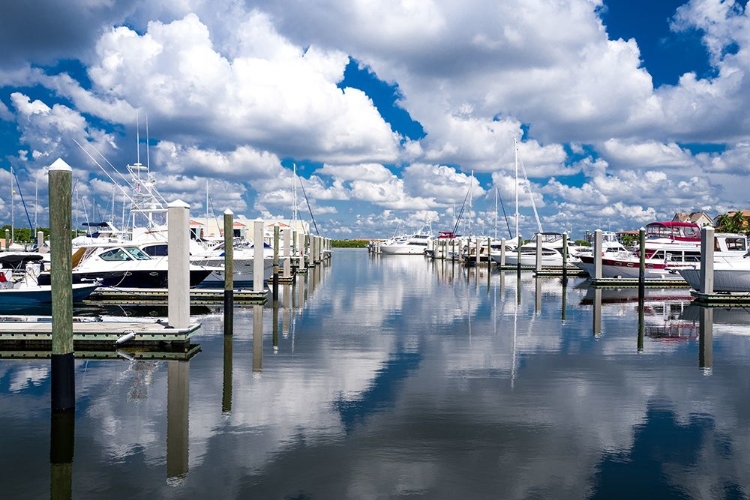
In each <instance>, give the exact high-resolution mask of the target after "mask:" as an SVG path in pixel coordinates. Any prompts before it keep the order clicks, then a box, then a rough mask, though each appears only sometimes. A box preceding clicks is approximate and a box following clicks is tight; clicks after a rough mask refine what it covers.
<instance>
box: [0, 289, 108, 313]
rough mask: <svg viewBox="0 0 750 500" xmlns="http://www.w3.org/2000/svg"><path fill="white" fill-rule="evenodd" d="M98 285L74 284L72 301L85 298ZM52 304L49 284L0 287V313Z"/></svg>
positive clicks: (17, 311) (23, 310) (22, 310)
mask: <svg viewBox="0 0 750 500" xmlns="http://www.w3.org/2000/svg"><path fill="white" fill-rule="evenodd" d="M98 286H99V285H98V284H94V283H81V284H75V285H73V288H72V295H73V302H81V301H83V300H86V299H87V298H88V297H89V295H91V293H92V292H93V291H94V290H96V289H97V287H98ZM51 305H52V287H51V286H49V285H37V286H28V287H23V288H9V289H0V313H2V314H15V313H24V312H26V311H29V310H32V309H37V308H40V307H49V306H51Z"/></svg>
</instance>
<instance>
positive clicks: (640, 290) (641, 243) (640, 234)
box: [638, 228, 646, 298]
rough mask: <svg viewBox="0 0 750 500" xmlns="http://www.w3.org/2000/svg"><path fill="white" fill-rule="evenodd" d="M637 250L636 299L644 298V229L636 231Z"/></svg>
mask: <svg viewBox="0 0 750 500" xmlns="http://www.w3.org/2000/svg"><path fill="white" fill-rule="evenodd" d="M638 248H639V250H640V252H639V253H640V263H639V265H638V297H639V298H640V297H645V296H646V229H645V228H640V229H639V230H638Z"/></svg>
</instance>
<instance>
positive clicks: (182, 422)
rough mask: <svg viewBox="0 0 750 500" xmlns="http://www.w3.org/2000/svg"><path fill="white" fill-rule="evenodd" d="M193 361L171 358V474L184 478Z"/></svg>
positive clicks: (173, 477)
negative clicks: (173, 359)
mask: <svg viewBox="0 0 750 500" xmlns="http://www.w3.org/2000/svg"><path fill="white" fill-rule="evenodd" d="M189 388H190V362H189V361H168V362H167V478H168V481H170V482H171V481H177V482H179V481H181V480H182V479H184V478H185V476H187V473H188V435H189V432H188V430H189V425H188V423H189V418H188V416H189V411H188V410H189V408H190V390H189Z"/></svg>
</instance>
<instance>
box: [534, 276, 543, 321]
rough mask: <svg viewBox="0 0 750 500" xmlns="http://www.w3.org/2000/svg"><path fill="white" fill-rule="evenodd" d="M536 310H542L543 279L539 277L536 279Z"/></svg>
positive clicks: (536, 311) (538, 311) (537, 311)
mask: <svg viewBox="0 0 750 500" xmlns="http://www.w3.org/2000/svg"><path fill="white" fill-rule="evenodd" d="M534 312H535V313H537V314H539V313H540V312H542V280H541V279H539V278H537V279H535V280H534Z"/></svg>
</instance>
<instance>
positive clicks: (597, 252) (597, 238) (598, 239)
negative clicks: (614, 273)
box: [592, 229, 603, 280]
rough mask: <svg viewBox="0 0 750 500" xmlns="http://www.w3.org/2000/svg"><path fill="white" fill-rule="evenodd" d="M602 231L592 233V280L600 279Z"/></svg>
mask: <svg viewBox="0 0 750 500" xmlns="http://www.w3.org/2000/svg"><path fill="white" fill-rule="evenodd" d="M602 251H603V248H602V230H601V229H597V230H595V231H594V249H593V252H594V276H592V277H593V278H594V279H597V280H598V279H601V278H602Z"/></svg>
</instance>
